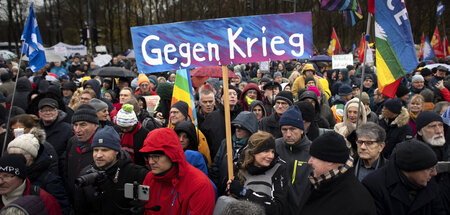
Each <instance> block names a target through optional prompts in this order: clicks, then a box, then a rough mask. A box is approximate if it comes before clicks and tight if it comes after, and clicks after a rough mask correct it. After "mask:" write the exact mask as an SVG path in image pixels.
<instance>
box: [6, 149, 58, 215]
mask: <svg viewBox="0 0 450 215" xmlns="http://www.w3.org/2000/svg"><path fill="white" fill-rule="evenodd" d="M25 163H26V160H25V157H24V156H23V155H22V154H6V155H3V156H2V157H1V158H0V179H1V180H0V195H1V198H0V208H3V207H4V206H6V205H8V204H9V203H11V202H13V201H15V200H17V199H18V198H20V197H22V196H28V195H35V196H39V197H40V198H41V199H42V201H43V202H44V204H45V209H46V214H49V215H57V214H61V208H60V207H59V204H58V201H57V200H56V199H55V198H54V197H53V196H52V195H50V194H49V193H47V192H46V191H45V190H44V189H40V188H39V187H38V186H34V185H31V184H30V180H28V178H27V170H26V169H27V168H26V166H25Z"/></svg>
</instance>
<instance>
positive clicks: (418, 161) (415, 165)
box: [393, 139, 438, 172]
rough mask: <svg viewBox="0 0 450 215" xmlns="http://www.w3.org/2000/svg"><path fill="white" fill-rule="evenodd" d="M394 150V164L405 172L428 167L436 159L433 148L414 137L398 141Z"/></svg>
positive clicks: (434, 162)
mask: <svg viewBox="0 0 450 215" xmlns="http://www.w3.org/2000/svg"><path fill="white" fill-rule="evenodd" d="M394 150H395V151H394V153H393V154H395V164H396V165H397V166H398V168H399V169H401V170H403V171H406V172H414V171H419V170H424V169H428V168H430V167H433V166H434V165H436V163H437V161H438V160H437V157H436V154H435V153H434V152H433V150H432V149H431V148H430V147H429V146H427V145H426V144H425V143H422V142H420V141H418V140H416V139H411V140H407V141H404V142H402V143H399V144H397V146H396V147H395V149H394Z"/></svg>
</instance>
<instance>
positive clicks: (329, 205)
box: [300, 169, 376, 215]
mask: <svg viewBox="0 0 450 215" xmlns="http://www.w3.org/2000/svg"><path fill="white" fill-rule="evenodd" d="M310 191H311V193H310V195H309V198H308V200H307V201H306V203H305V205H304V207H303V208H302V209H301V210H300V214H305V215H306V214H346V215H351V214H355V215H364V214H373V215H375V214H376V208H375V204H374V201H373V199H372V197H371V196H370V193H369V192H368V191H367V189H366V188H365V187H364V186H363V185H362V184H361V183H360V182H359V181H358V179H356V177H355V175H354V173H353V169H349V170H348V171H347V172H345V173H344V174H342V175H340V176H337V177H336V178H332V179H330V180H328V181H325V182H323V183H322V184H321V185H319V187H318V189H317V190H316V189H314V188H313V187H312V186H311V190H310Z"/></svg>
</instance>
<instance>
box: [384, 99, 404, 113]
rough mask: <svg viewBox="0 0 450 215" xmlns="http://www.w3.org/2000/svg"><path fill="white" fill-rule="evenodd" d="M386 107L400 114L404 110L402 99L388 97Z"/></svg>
mask: <svg viewBox="0 0 450 215" xmlns="http://www.w3.org/2000/svg"><path fill="white" fill-rule="evenodd" d="M384 107H385V108H386V109H388V110H389V111H391V112H392V113H395V114H400V113H401V112H402V101H400V99H398V98H395V99H388V100H387V101H386V102H385V103H384Z"/></svg>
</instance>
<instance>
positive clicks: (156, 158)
mask: <svg viewBox="0 0 450 215" xmlns="http://www.w3.org/2000/svg"><path fill="white" fill-rule="evenodd" d="M161 157H162V155H158V154H149V155H147V157H145V158H146V160H147V161H150V160H153V161H154V162H158V161H159V158H161Z"/></svg>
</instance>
